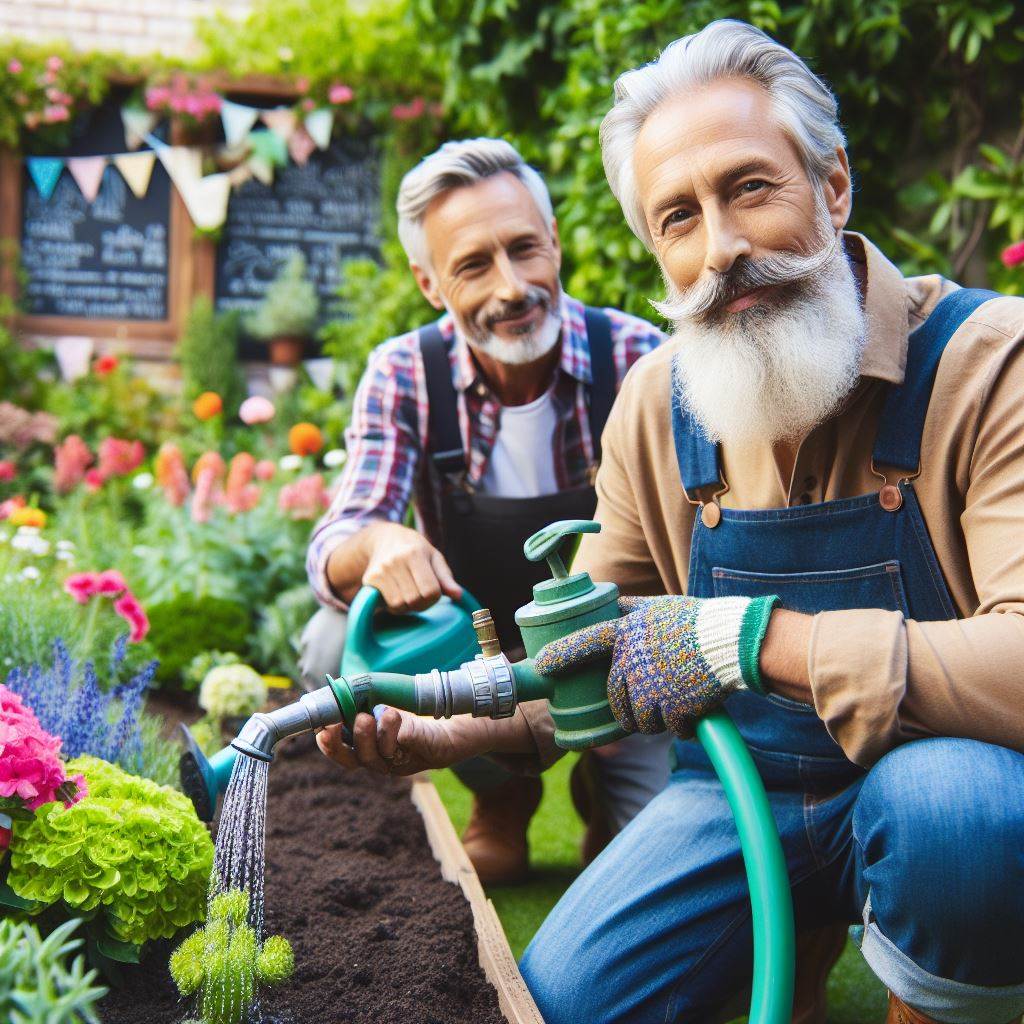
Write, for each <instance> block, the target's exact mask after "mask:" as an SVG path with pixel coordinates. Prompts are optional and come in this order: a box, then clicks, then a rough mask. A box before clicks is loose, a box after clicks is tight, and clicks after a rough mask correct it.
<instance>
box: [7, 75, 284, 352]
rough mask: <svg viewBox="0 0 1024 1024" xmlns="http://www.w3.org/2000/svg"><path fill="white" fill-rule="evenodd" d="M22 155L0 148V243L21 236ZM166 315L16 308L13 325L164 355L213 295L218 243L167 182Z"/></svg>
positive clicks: (276, 85) (242, 89)
mask: <svg viewBox="0 0 1024 1024" xmlns="http://www.w3.org/2000/svg"><path fill="white" fill-rule="evenodd" d="M202 80H203V82H204V83H205V84H207V85H208V86H209V87H210V88H212V89H216V90H217V91H218V92H221V93H224V94H226V95H228V96H230V95H232V94H248V95H262V96H266V97H267V98H268V99H278V100H280V101H281V102H284V103H289V102H294V101H295V100H296V99H298V97H299V96H300V95H301V94H300V93H299V91H298V89H297V88H296V86H295V83H294V82H293V81H291V80H290V79H284V78H278V77H275V76H273V75H247V76H244V77H241V78H232V77H230V76H227V75H225V74H223V73H213V74H210V75H204V76H202ZM111 81H112V84H115V85H128V86H135V85H138V84H139V83H140V79H139V78H137V77H134V76H129V75H124V76H116V77H114V78H112V80H111ZM188 141H190V140H189V139H187V138H186V137H185V135H184V132H183V129H182V128H181V126H180V125H179V124H177V123H172V128H171V143H172V144H175V145H181V144H185V143H187V142H188ZM22 163H23V161H22V157H21V154H20V153H18V152H15V151H14V150H11V149H8V148H3V149H0V240H2V242H3V244H4V246H10V245H12V243H13V245H14V246H15V247H17V246H18V245H19V243H20V240H21V215H22V208H21V201H22V183H23V171H22ZM167 258H168V267H167V313H168V315H167V318H166V319H165V320H142V321H139V320H131V321H122V320H104V319H92V318H90V317H68V316H33V315H29V314H25V313H18V314H17V315H16V316H15V317H14V322H13V324H12V327H13V328H14V329H15V330H17V331H19V332H22V333H24V334H28V335H41V336H47V337H60V336H62V335H81V336H83V337H90V338H96V339H99V340H104V339H109V340H110V341H119V342H124V343H126V344H128V347H129V348H130V350H131V352H132V354H133V355H135V356H140V357H143V358H145V357H147V356H148V357H150V358H156V359H166V358H167V357H168V356H169V354H170V348H171V346H172V345H173V344H174V343H175V342H176V341H177V339H178V337H179V335H180V334H181V331H182V329H183V328H184V325H185V319H186V317H187V316H188V312H189V309H190V308H191V306H192V303H193V302H194V301H195V299H196V298H197V297H199V296H201V295H205V296H206V297H207V298H209V299H211V300H212V299H213V289H214V273H215V259H216V243H215V242H213V241H212V240H210V239H207V238H197V237H196V236H195V231H194V229H193V226H192V219H191V218H190V217H189V215H188V210H187V209H186V207H185V203H184V201H183V200H182V198H181V196H180V195H179V194H178V190H177V189H176V188H174V186H173V185H172V186H171V209H170V217H169V220H168V239H167ZM0 294H3V295H7V296H10V297H11V298H14V297H15V296H16V294H17V277H16V274H15V272H14V268H13V267H12V266H11V265H10V261H9V260H2V261H0Z"/></svg>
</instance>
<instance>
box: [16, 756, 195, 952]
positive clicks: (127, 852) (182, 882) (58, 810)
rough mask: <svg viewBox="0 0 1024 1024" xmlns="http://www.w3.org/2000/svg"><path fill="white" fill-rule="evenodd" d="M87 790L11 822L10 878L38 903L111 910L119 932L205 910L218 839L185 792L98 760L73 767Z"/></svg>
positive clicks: (167, 932)
mask: <svg viewBox="0 0 1024 1024" xmlns="http://www.w3.org/2000/svg"><path fill="white" fill-rule="evenodd" d="M67 770H68V772H69V773H70V774H71V775H74V774H76V773H77V772H81V773H82V774H83V775H84V776H85V778H86V783H87V785H88V791H89V795H88V797H87V798H86V799H84V800H82V801H80V802H79V803H77V804H75V805H74V806H73V807H70V808H64V807H63V806H62V805H61V804H47V805H46V806H44V807H41V808H39V810H38V811H37V812H36V814H35V816H34V817H33V818H32V819H31V820H30V821H18V822H15V825H14V841H13V842H12V844H11V868H10V872H9V874H8V877H7V884H8V885H9V886H10V888H11V889H12V890H13V891H14V893H15V894H16V895H17V896H20V897H21V898H22V899H25V900H31V901H33V902H34V903H35V904H36V909H43V908H44V907H46V906H50V905H52V904H55V903H58V902H63V904H66V905H67V906H68V907H69V908H70V909H71V911H72V912H73V913H77V914H81V915H83V916H92V915H94V914H96V913H100V912H102V913H105V915H106V917H107V923H108V926H109V930H110V932H111V934H112V935H113V936H114V938H115V939H117V940H119V941H122V942H128V943H134V944H137V945H141V944H142V943H144V942H147V941H148V940H150V939H156V938H171V937H172V936H173V935H175V934H176V933H177V931H178V930H179V929H180V928H184V927H186V926H187V925H190V924H194V923H195V922H196V921H200V920H202V918H203V914H204V912H205V906H206V886H207V881H208V879H209V875H210V869H211V866H212V864H213V842H212V840H211V839H210V835H209V833H208V832H207V830H206V827H205V826H204V825H203V824H202V822H200V821H199V819H198V818H197V817H196V813H195V808H194V807H193V806H192V802H191V801H190V800H189V799H188V797H186V796H184V795H183V794H181V793H178V792H176V791H174V790H173V789H170V788H168V787H166V786H158V785H157V784H156V783H154V782H152V781H151V780H149V779H142V778H139V777H138V776H135V775H129V774H128V773H127V772H125V771H124V770H123V769H121V768H118V767H116V766H115V765H111V764H108V763H107V762H106V761H101V760H99V759H98V758H95V757H90V756H83V757H78V758H75V759H74V760H73V761H70V762H69V763H68V765H67Z"/></svg>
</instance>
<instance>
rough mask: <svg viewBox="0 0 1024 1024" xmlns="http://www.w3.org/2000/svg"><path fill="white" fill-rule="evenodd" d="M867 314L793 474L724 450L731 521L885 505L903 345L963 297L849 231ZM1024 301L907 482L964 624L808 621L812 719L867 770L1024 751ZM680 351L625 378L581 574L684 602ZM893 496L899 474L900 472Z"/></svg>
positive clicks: (531, 717)
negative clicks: (952, 744) (770, 513)
mask: <svg viewBox="0 0 1024 1024" xmlns="http://www.w3.org/2000/svg"><path fill="white" fill-rule="evenodd" d="M845 242H846V248H847V252H848V254H849V256H850V258H851V260H852V261H853V262H854V264H855V270H857V271H858V276H859V277H860V279H861V280H862V282H863V287H864V288H865V292H864V296H865V297H864V302H865V308H866V311H867V318H868V330H869V333H868V339H867V342H866V347H865V350H864V355H863V360H862V366H861V380H860V382H859V384H858V386H857V388H856V389H855V390H854V392H853V394H852V395H851V396H850V398H849V400H848V401H847V402H846V404H845V405H844V407H843V408H842V410H841V411H840V412H839V413H838V414H837V415H835V416H834V417H832V418H831V419H830V420H828V421H827V422H825V423H823V424H821V425H820V426H818V427H816V428H815V429H814V430H812V431H811V433H810V434H809V435H808V436H807V437H806V438H804V440H803V442H802V443H801V444H800V446H799V449H798V451H797V454H796V461H795V465H794V468H793V471H792V473H791V474H790V475H789V477H788V478H786V476H785V474H784V471H783V469H782V463H780V461H778V460H777V458H776V455H775V453H774V452H773V450H772V447H771V446H770V445H768V444H763V445H753V446H750V447H736V446H732V445H728V444H725V445H722V446H721V449H720V457H721V460H722V471H723V475H724V477H725V480H726V481H727V482H728V484H729V490H728V491H727V492H726V493H725V494H723V495H722V496H721V498H720V500H721V503H722V506H723V507H725V508H742V509H769V508H786V507H790V506H793V505H799V504H801V503H802V504H807V503H809V502H820V501H833V500H836V499H839V498H849V497H854V496H856V495H860V494H865V493H870V492H876V491H878V489H879V487H880V486H881V483H882V481H881V480H880V479H879V478H878V477H877V476H875V475H874V474H873V473H872V471H871V451H872V447H873V445H874V441H875V433H876V428H877V424H878V418H879V415H880V412H881V408H882V403H883V401H884V398H885V393H886V389H887V387H888V385H890V384H898V383H900V382H901V381H902V380H903V372H904V367H905V364H906V356H907V336H908V334H909V333H910V332H911V331H913V330H914V328H916V327H917V326H919V325H920V324H921V323H922V322H923V321H924V320H925V319H926V318H927V316H928V314H929V313H930V312H931V311H932V309H933V308H934V307H935V305H936V303H937V302H938V301H939V300H940V299H941V298H942V297H943V296H944V295H946V294H947V293H948V292H950V291H952V290H953V289H955V288H956V287H957V286H956V285H955V284H952V283H951V282H949V281H946V280H944V279H943V278H941V277H938V276H929V277H917V278H904V277H903V276H902V274H901V273H900V272H899V270H897V269H896V267H895V266H893V264H892V263H890V262H889V261H888V260H887V259H886V258H885V256H883V255H882V253H881V252H880V251H879V250H878V249H876V248H875V247H874V246H873V245H872V244H871V243H870V242H869V241H867V239H865V238H863V237H862V236H860V235H857V234H852V233H848V234H847V235H846V236H845ZM1022 341H1024V299H1022V298H1013V297H1008V296H1007V297H1000V298H997V299H992V300H990V301H989V302H986V303H984V304H983V305H982V306H981V307H980V308H979V309H978V310H976V311H975V313H974V314H973V315H972V316H971V317H970V318H969V319H968V320H967V321H966V322H965V323H964V324H963V325H962V326H961V327H960V329H959V330H958V331H957V332H956V334H955V335H954V336H953V338H952V339H951V340H950V342H949V344H948V346H947V347H946V350H945V353H944V354H943V356H942V360H941V362H940V363H939V368H938V373H937V376H936V380H935V386H934V389H933V391H932V398H931V403H930V405H929V407H928V415H927V418H926V420H925V424H924V434H923V437H922V445H921V471H920V475H919V476H918V477H916V478H915V479H914V481H913V486H914V489H915V491H916V493H917V497H918V500H919V502H920V505H921V511H922V514H923V516H924V520H925V524H926V526H927V528H928V533H929V535H930V537H931V542H932V545H933V546H934V548H935V553H936V556H937V558H938V562H939V566H940V568H941V570H942V574H943V576H944V577H945V581H946V584H947V585H948V587H949V591H950V593H951V595H952V598H953V601H954V603H955V605H956V608H957V611H958V613H959V615H960V618H958V619H955V620H952V621H948V622H917V621H913V620H909V619H906V618H905V617H904V616H903V615H902V614H901V613H900V612H893V611H885V610H882V609H855V610H850V611H828V612H821V613H819V614H818V615H816V616H815V617H814V623H813V634H812V640H811V647H810V651H809V654H808V668H809V673H810V679H811V688H812V691H813V695H814V706H815V708H816V709H817V712H818V714H819V716H820V717H821V718H822V720H823V721H824V723H825V725H826V727H827V729H828V731H829V733H830V734H831V735H832V736H833V738H834V739H835V740H836V741H837V742H838V743H839V744H840V745H841V746H842V748H843V750H844V751H845V753H846V755H847V756H848V757H849V758H850V759H851V760H853V761H855V762H857V763H858V764H861V765H864V766H868V765H871V764H872V763H874V762H875V761H876V760H878V758H879V757H881V756H882V755H883V754H884V753H885V752H886V751H888V750H890V749H891V748H892V747H894V746H896V745H898V744H900V743H903V742H905V741H907V740H911V739H914V738H916V737H921V736H934V735H940V736H963V737H970V738H974V739H980V740H986V741H988V742H991V743H998V744H1001V745H1003V746H1006V747H1011V748H1013V749H1016V750H1024V345H1022ZM674 347H675V346H674V345H673V344H672V343H671V342H670V343H669V344H667V345H664V346H662V347H661V348H660V349H657V350H656V351H654V352H652V353H651V354H650V355H648V356H645V357H644V358H643V359H641V360H640V361H639V362H638V363H637V364H636V365H635V366H634V367H633V369H632V370H631V371H630V373H629V374H628V375H627V377H626V380H625V383H624V384H623V387H622V390H621V392H620V394H619V398H618V400H617V402H616V404H615V407H614V409H613V411H612V414H611V417H610V419H609V421H608V425H607V428H606V429H605V433H604V438H603V447H604V457H603V462H602V465H601V469H600V472H599V473H598V477H597V492H598V506H597V514H596V518H597V519H598V520H599V521H600V522H601V525H602V532H601V533H600V534H598V535H590V536H588V537H586V538H585V539H584V541H583V544H582V546H581V548H580V551H579V554H578V556H577V558H576V562H575V563H574V566H573V568H574V569H576V570H579V569H585V570H587V571H588V572H589V573H590V574H591V576H592V577H593V578H594V579H595V580H611V581H613V582H615V583H617V584H618V585H619V586H620V588H621V589H622V591H623V593H626V594H683V593H685V588H686V581H687V576H688V570H689V557H690V535H691V532H692V529H693V522H694V515H695V511H696V507H695V506H694V505H691V504H690V503H689V502H688V501H687V499H686V496H685V495H684V493H683V489H682V484H681V482H680V479H679V469H678V464H677V462H676V455H675V447H674V444H673V439H672V424H671V409H670V387H669V380H670V374H671V363H672V356H673V352H674ZM888 479H889V482H893V483H894V482H896V480H897V479H898V474H897V473H893V472H890V473H889V476H888ZM524 712H525V714H526V718H527V720H528V721H529V722H530V725H531V728H532V730H533V735H534V738H535V740H536V742H537V747H538V753H539V755H540V763H541V765H542V766H544V765H547V764H548V763H550V762H551V761H553V760H555V759H556V758H557V756H558V751H557V748H555V746H554V742H553V739H552V732H553V727H552V724H551V720H550V716H548V715H547V712H546V710H544V706H543V704H542V703H538V704H533V705H528V706H527V705H524Z"/></svg>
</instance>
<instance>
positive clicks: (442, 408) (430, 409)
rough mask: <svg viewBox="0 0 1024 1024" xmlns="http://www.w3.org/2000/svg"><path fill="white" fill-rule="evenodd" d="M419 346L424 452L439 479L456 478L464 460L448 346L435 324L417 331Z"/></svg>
mask: <svg viewBox="0 0 1024 1024" xmlns="http://www.w3.org/2000/svg"><path fill="white" fill-rule="evenodd" d="M419 343H420V353H421V354H422V356H423V371H424V376H425V379H426V385H427V416H428V419H427V424H428V425H427V450H428V451H429V453H430V458H431V460H432V461H433V463H434V466H435V468H436V469H437V471H438V473H440V474H441V476H442V477H447V476H458V475H460V474H462V473H465V471H466V456H465V453H464V451H463V448H462V434H461V433H460V432H459V404H458V394H457V392H456V390H455V385H454V384H453V383H452V364H451V361H450V360H449V358H448V345H447V344H446V343H445V340H444V335H443V334H442V333H441V328H440V327H438V325H437V324H436V323H432V324H428V325H427V326H426V327H421V328H420V329H419Z"/></svg>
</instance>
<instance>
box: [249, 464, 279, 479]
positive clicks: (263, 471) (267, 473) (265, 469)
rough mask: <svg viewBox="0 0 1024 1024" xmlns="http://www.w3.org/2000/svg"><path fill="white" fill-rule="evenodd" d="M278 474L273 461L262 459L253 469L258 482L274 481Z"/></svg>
mask: <svg viewBox="0 0 1024 1024" xmlns="http://www.w3.org/2000/svg"><path fill="white" fill-rule="evenodd" d="M276 472H277V466H275V465H274V463H273V461H272V460H271V459H260V461H259V462H257V463H256V465H255V466H254V467H253V473H254V475H255V477H256V479H257V480H264V481H266V480H273V479H274V474H275V473H276Z"/></svg>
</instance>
